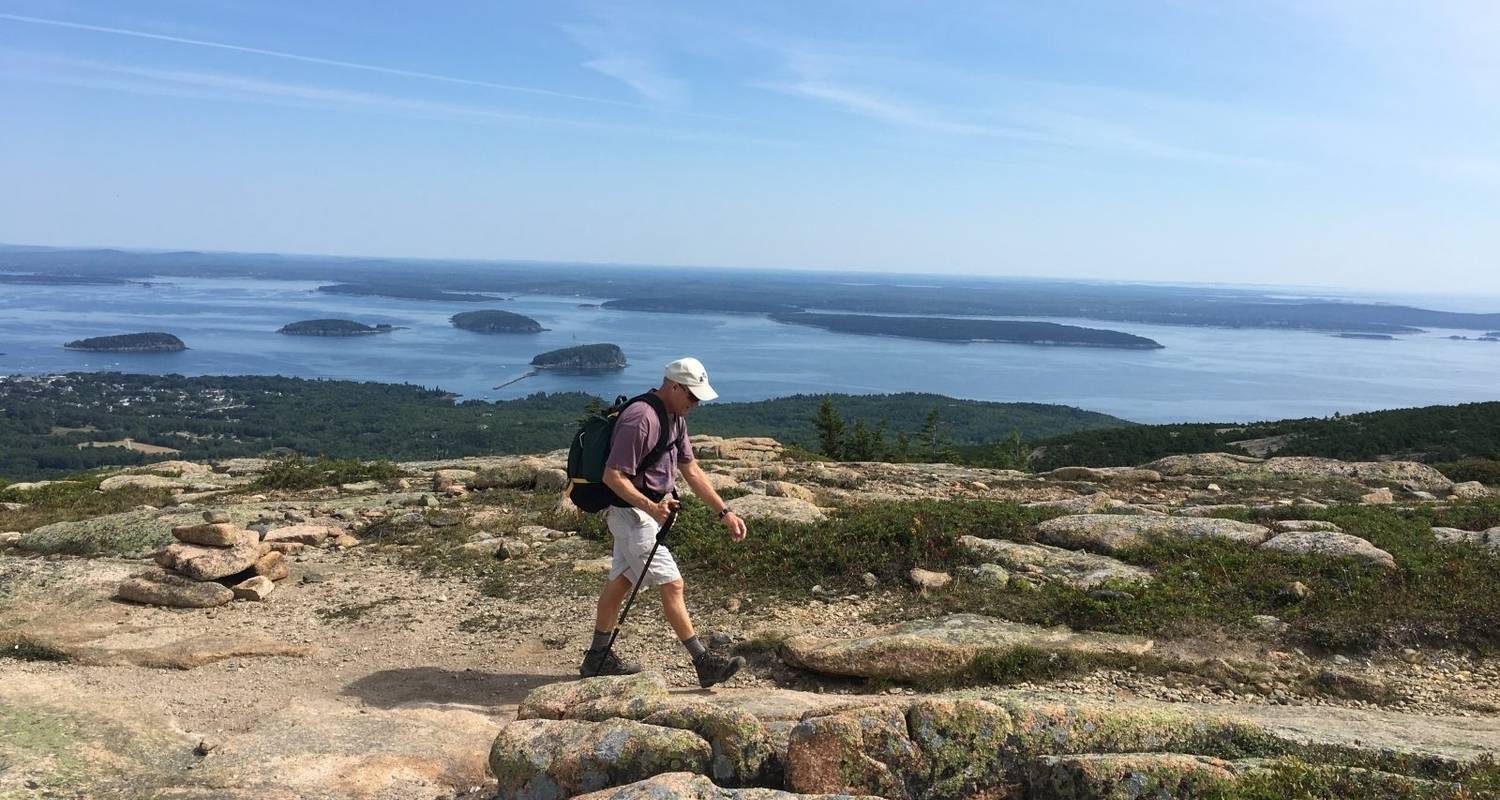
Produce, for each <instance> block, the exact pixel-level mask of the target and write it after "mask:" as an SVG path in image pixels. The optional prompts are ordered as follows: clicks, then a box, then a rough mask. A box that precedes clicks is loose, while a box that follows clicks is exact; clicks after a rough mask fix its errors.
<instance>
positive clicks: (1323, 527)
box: [1271, 519, 1344, 533]
mask: <svg viewBox="0 0 1500 800" xmlns="http://www.w3.org/2000/svg"><path fill="white" fill-rule="evenodd" d="M1271 530H1273V531H1276V532H1277V533H1296V532H1302V531H1331V532H1333V533H1343V532H1344V529H1343V528H1340V527H1339V526H1337V525H1335V524H1333V523H1332V522H1328V521H1326V520H1321V519H1279V520H1277V521H1275V522H1273V523H1271Z"/></svg>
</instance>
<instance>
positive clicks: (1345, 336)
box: [1334, 333, 1396, 342]
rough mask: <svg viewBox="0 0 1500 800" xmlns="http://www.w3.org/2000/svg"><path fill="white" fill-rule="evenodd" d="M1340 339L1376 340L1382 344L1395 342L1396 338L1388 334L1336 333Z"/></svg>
mask: <svg viewBox="0 0 1500 800" xmlns="http://www.w3.org/2000/svg"><path fill="white" fill-rule="evenodd" d="M1334 336H1336V337H1338V338H1340V339H1375V340H1377V341H1382V342H1390V341H1394V340H1395V339H1396V337H1394V336H1392V335H1390V334H1388V333H1335V334H1334Z"/></svg>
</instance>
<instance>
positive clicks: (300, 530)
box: [266, 523, 338, 546]
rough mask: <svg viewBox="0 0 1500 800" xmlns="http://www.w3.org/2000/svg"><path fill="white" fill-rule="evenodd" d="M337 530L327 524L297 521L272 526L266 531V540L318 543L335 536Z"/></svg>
mask: <svg viewBox="0 0 1500 800" xmlns="http://www.w3.org/2000/svg"><path fill="white" fill-rule="evenodd" d="M337 535H338V532H337V531H336V530H334V529H333V528H330V527H328V526H327V525H313V524H307V523H297V524H294V525H286V526H283V527H280V528H273V529H272V530H270V531H269V532H267V533H266V541H268V542H297V543H298V544H305V545H313V546H316V545H320V544H322V543H323V540H325V539H327V538H328V537H329V536H337Z"/></svg>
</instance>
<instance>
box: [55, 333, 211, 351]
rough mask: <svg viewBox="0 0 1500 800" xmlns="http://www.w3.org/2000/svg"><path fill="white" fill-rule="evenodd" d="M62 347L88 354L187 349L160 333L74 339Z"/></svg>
mask: <svg viewBox="0 0 1500 800" xmlns="http://www.w3.org/2000/svg"><path fill="white" fill-rule="evenodd" d="M63 347H64V348H65V349H68V350H83V351H87V352H90V353H175V352H178V351H180V350H186V349H187V345H185V344H183V343H182V340H181V339H179V338H177V337H176V336H173V335H172V334H170V333H162V332H160V331H149V332H146V333H126V334H122V335H119V336H94V337H91V338H88V339H75V340H74V341H71V342H68V343H67V344H65V345H63Z"/></svg>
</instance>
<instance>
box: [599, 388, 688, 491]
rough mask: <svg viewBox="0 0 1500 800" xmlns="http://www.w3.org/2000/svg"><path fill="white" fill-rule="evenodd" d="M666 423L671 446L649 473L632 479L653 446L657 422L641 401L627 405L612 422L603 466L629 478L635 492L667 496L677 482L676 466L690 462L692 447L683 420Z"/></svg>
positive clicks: (659, 421)
mask: <svg viewBox="0 0 1500 800" xmlns="http://www.w3.org/2000/svg"><path fill="white" fill-rule="evenodd" d="M652 391H655V390H654V389H653V390H652ZM667 422H668V423H669V424H670V425H671V427H672V431H671V434H670V435H671V436H672V439H673V444H672V446H671V447H669V448H667V451H666V452H665V453H662V456H661V458H660V459H659V460H658V461H657V462H656V463H655V464H652V465H651V467H650V468H649V469H647V470H646V471H645V472H643V473H641V474H640V475H636V474H635V470H636V466H637V465H639V464H640V463H641V459H643V458H645V457H646V454H647V453H650V452H651V448H653V447H655V446H656V444H657V441H658V435H659V434H660V432H661V420H660V419H659V418H658V417H657V416H656V409H654V408H652V407H651V406H650V404H648V403H646V402H645V401H642V402H639V403H631V404H630V407H628V408H626V409H625V410H624V411H622V412H620V417H619V419H617V420H615V432H614V436H613V437H611V438H610V440H609V458H607V459H605V461H604V465H605V466H606V467H613V468H614V469H617V470H619V471H621V472H623V473H625V474H626V475H629V476H631V478H630V482H631V483H632V484H635V488H637V489H642V490H645V489H650V490H651V491H653V492H662V493H666V492H670V491H671V490H672V485H673V484H674V483H675V482H676V480H677V465H678V464H687V463H689V462H691V461H692V460H693V445H692V443H691V442H690V441H689V440H688V435H687V420H686V419H684V418H683V417H680V416H678V417H674V416H672V415H670V414H668V415H667ZM679 442H680V443H681V444H680V446H679V444H678V443H679Z"/></svg>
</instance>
